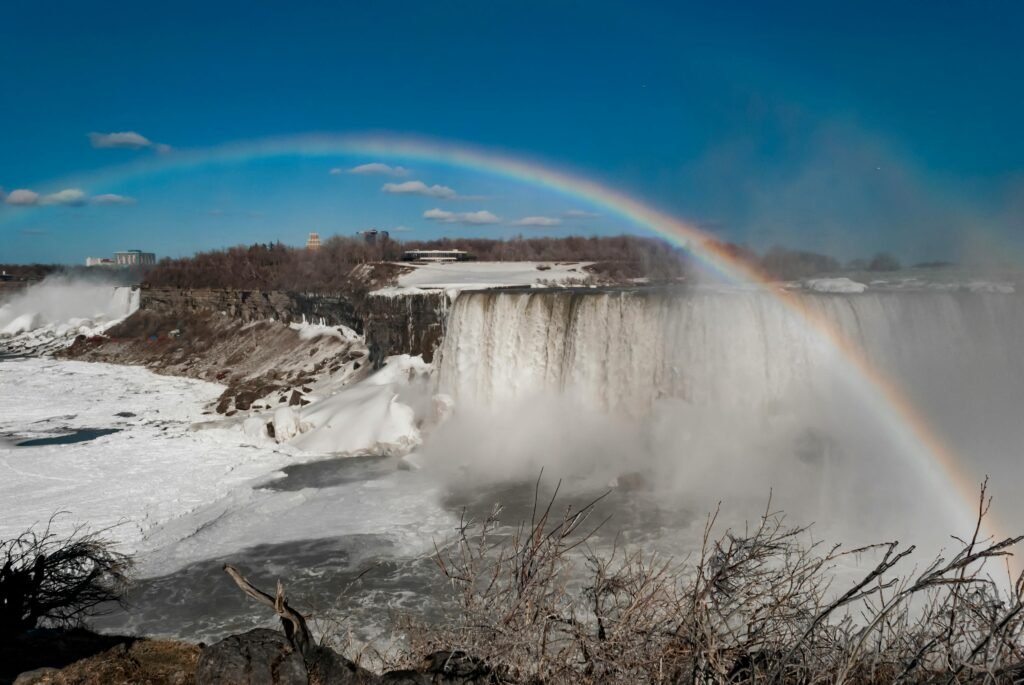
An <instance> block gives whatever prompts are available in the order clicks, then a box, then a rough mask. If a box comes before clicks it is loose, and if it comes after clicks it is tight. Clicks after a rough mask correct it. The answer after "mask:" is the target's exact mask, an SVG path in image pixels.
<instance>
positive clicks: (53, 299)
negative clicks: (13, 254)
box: [0, 275, 138, 335]
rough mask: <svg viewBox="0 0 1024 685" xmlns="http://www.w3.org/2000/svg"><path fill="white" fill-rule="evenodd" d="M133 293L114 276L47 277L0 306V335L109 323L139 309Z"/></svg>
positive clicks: (135, 294)
mask: <svg viewBox="0 0 1024 685" xmlns="http://www.w3.org/2000/svg"><path fill="white" fill-rule="evenodd" d="M132 292H133V291H131V289H130V288H126V287H123V286H122V284H121V283H119V282H118V281H117V279H116V278H115V277H113V276H112V277H110V278H103V277H102V276H84V277H80V276H77V275H75V276H69V275H55V276H49V277H47V278H45V279H44V280H42V281H40V282H39V283H34V284H32V285H30V286H28V287H27V288H25V289H24V290H22V291H19V292H17V293H15V294H14V295H12V296H10V297H9V298H8V299H7V300H6V301H3V302H2V303H0V334H4V335H15V334H18V333H26V332H30V331H34V330H37V329H41V328H46V327H57V326H61V325H66V326H73V327H78V326H82V325H93V324H96V323H103V322H109V321H112V320H114V319H118V318H121V317H124V316H127V315H128V314H130V313H131V312H132V311H134V309H136V308H137V307H138V297H137V294H138V293H137V291H134V296H133V294H132Z"/></svg>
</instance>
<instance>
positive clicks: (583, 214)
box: [562, 209, 601, 219]
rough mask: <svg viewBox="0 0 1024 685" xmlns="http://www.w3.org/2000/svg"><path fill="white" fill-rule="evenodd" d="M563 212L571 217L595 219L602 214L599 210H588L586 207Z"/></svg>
mask: <svg viewBox="0 0 1024 685" xmlns="http://www.w3.org/2000/svg"><path fill="white" fill-rule="evenodd" d="M562 214H563V216H566V217H568V218H570V219H593V218H595V217H599V216H601V215H600V214H598V213H597V212H588V211H586V210H585V209H570V210H568V211H566V212H563V213H562Z"/></svg>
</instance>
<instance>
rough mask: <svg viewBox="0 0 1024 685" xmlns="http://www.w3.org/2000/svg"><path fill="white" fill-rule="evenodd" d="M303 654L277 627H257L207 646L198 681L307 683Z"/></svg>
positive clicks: (211, 684) (200, 684) (217, 684)
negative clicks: (275, 628) (273, 628)
mask: <svg viewBox="0 0 1024 685" xmlns="http://www.w3.org/2000/svg"><path fill="white" fill-rule="evenodd" d="M308 683H309V674H308V672H307V671H306V664H305V662H304V661H303V659H302V655H301V654H300V653H299V652H297V651H295V649H294V648H293V647H292V645H291V643H290V642H289V641H288V638H286V637H285V636H284V635H282V634H281V633H280V632H278V631H276V630H269V629H267V628H256V629H254V630H250V631H249V632H247V633H242V634H240V635H232V636H230V637H226V638H224V639H223V640H221V641H220V642H218V643H216V644H214V645H212V646H210V647H207V648H206V649H205V650H203V653H202V654H201V655H200V657H199V663H198V665H197V666H196V685H307V684H308Z"/></svg>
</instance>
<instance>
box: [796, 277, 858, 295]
mask: <svg viewBox="0 0 1024 685" xmlns="http://www.w3.org/2000/svg"><path fill="white" fill-rule="evenodd" d="M804 287H806V288H807V289H808V290H811V291H813V292H816V293H862V292H864V291H865V290H867V289H868V287H867V286H866V285H864V284H863V283H858V282H857V281H852V280H850V279H849V278H846V277H840V278H810V279H808V280H806V281H804Z"/></svg>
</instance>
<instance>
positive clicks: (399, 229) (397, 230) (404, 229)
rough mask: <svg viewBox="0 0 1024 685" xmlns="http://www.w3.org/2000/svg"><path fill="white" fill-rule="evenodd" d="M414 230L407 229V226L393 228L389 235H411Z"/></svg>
mask: <svg viewBox="0 0 1024 685" xmlns="http://www.w3.org/2000/svg"><path fill="white" fill-rule="evenodd" d="M415 230H416V229H415V228H409V227H408V226H395V227H394V228H392V229H391V231H390V232H391V233H412V232H413V231H415Z"/></svg>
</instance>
